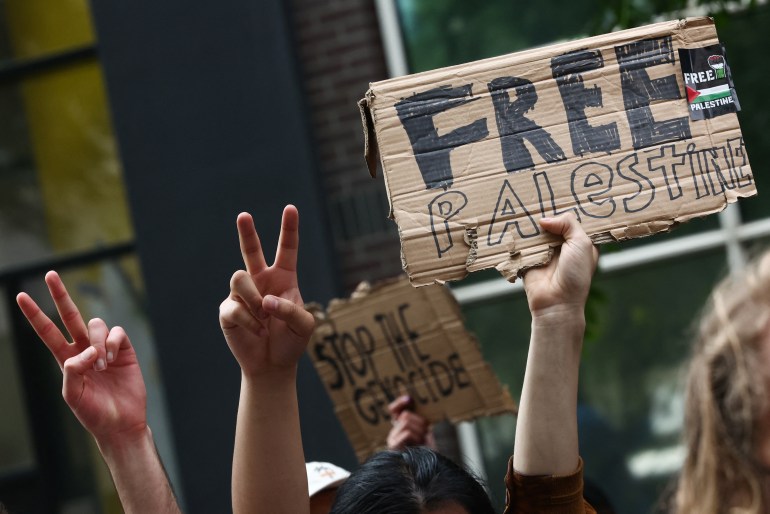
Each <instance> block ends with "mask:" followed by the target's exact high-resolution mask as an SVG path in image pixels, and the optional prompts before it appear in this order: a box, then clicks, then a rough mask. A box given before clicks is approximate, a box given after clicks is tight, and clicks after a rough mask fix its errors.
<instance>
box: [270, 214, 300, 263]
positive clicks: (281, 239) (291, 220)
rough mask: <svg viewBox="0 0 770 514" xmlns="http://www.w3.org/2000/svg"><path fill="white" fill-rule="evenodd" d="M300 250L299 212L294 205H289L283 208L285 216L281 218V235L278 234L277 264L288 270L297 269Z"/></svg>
mask: <svg viewBox="0 0 770 514" xmlns="http://www.w3.org/2000/svg"><path fill="white" fill-rule="evenodd" d="M298 250H299V212H297V208H296V207H294V206H293V205H287V206H286V207H285V208H284V209H283V217H282V218H281V235H280V236H278V251H277V252H276V255H275V265H276V266H278V267H279V268H282V269H285V270H288V271H296V270H297V252H298Z"/></svg>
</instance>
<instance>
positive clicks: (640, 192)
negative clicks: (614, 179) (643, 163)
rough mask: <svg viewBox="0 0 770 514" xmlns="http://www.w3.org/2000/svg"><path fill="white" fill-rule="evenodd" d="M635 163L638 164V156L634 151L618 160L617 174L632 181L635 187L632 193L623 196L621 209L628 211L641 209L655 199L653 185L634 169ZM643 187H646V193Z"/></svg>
mask: <svg viewBox="0 0 770 514" xmlns="http://www.w3.org/2000/svg"><path fill="white" fill-rule="evenodd" d="M637 164H639V157H638V156H637V155H636V154H635V153H632V154H631V155H628V156H626V157H624V158H623V159H621V160H620V162H618V175H619V176H621V177H623V178H624V179H626V180H628V181H629V182H633V183H634V184H636V187H637V190H636V192H635V193H634V194H632V195H631V196H628V197H625V198H623V209H625V211H626V212H628V213H631V212H639V211H643V210H644V209H646V208H647V207H649V205H650V204H651V203H652V201H653V200H654V199H655V185H654V184H653V183H652V181H651V180H650V179H649V178H648V177H645V176H644V175H642V174H641V173H639V170H637V169H636V165H637ZM645 189H647V192H646V193H645Z"/></svg>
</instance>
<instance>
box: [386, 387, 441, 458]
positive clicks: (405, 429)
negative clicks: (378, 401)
mask: <svg viewBox="0 0 770 514" xmlns="http://www.w3.org/2000/svg"><path fill="white" fill-rule="evenodd" d="M413 408H414V401H413V400H412V399H411V398H410V397H409V396H399V397H398V398H396V399H395V400H393V401H392V402H390V404H389V405H388V412H389V413H390V417H391V422H392V423H393V428H391V429H390V432H389V433H388V439H387V442H388V450H403V449H404V448H406V447H407V446H422V445H425V446H429V447H431V448H433V447H434V444H433V434H432V433H431V429H430V423H429V422H428V420H427V419H425V418H424V417H422V416H420V415H419V414H417V413H416V412H414V411H413V410H412V409H413Z"/></svg>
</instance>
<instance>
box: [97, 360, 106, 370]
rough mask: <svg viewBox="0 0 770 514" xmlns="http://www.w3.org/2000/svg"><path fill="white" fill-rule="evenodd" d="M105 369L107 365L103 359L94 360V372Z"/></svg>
mask: <svg viewBox="0 0 770 514" xmlns="http://www.w3.org/2000/svg"><path fill="white" fill-rule="evenodd" d="M106 368H107V365H106V364H105V363H104V359H96V364H94V369H95V370H96V371H104V370H105V369H106Z"/></svg>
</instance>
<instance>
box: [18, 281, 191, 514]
mask: <svg viewBox="0 0 770 514" xmlns="http://www.w3.org/2000/svg"><path fill="white" fill-rule="evenodd" d="M45 281H46V284H47V285H48V290H49V291H50V293H51V297H52V298H53V300H54V303H55V304H56V309H57V310H58V311H59V316H61V319H62V321H63V323H64V326H65V327H66V329H67V331H68V332H69V334H70V336H71V337H72V340H73V341H72V342H71V343H70V342H69V341H67V339H66V338H65V337H64V335H63V334H62V333H61V331H60V330H59V329H58V327H57V326H56V325H55V324H54V323H53V322H52V321H51V320H50V319H49V318H48V316H46V315H45V313H44V312H43V311H42V310H41V309H40V308H39V307H38V305H37V304H36V303H35V301H34V300H33V299H32V298H31V297H30V296H29V295H28V294H26V293H19V295H18V296H17V297H16V301H17V303H18V304H19V307H20V308H21V310H22V312H23V313H24V316H26V318H27V320H28V321H29V323H30V324H31V325H32V327H33V328H34V329H35V332H37V334H38V336H40V339H42V341H43V342H44V343H45V345H46V346H47V347H48V349H49V350H50V351H51V354H53V356H54V358H55V359H56V361H57V362H58V363H59V367H60V368H61V370H62V373H63V385H62V395H63V396H64V400H65V401H66V402H67V405H69V407H70V409H71V410H72V412H73V413H74V414H75V416H76V417H77V418H78V420H79V421H80V423H81V424H82V425H83V426H84V427H85V428H86V430H88V431H89V432H90V433H91V435H92V436H93V437H94V439H95V440H96V444H97V445H98V447H99V450H100V451H101V453H102V456H103V457H104V460H105V461H106V462H107V466H108V467H109V468H110V472H111V473H112V478H113V480H114V482H115V487H116V488H117V491H118V495H119V496H120V501H121V503H122V504H123V509H124V510H125V512H126V513H127V514H132V513H137V514H139V513H142V514H144V513H147V512H153V513H159V514H176V513H179V512H180V511H179V507H178V506H177V503H176V499H175V498H174V494H173V492H172V489H171V486H170V485H169V482H168V478H167V476H166V473H165V470H164V468H163V465H162V463H161V461H160V457H159V456H158V453H157V451H156V450H155V444H154V442H153V439H152V433H151V431H150V428H149V427H148V426H147V409H146V406H147V392H146V390H145V387H144V380H143V378H142V372H141V370H140V369H139V363H138V362H137V359H136V353H135V352H134V348H133V346H131V341H130V340H129V339H128V335H126V333H125V331H124V330H123V329H122V328H120V327H113V328H112V329H108V327H107V325H106V324H105V323H104V321H102V320H100V319H92V320H91V321H90V322H89V323H88V326H86V324H85V322H84V321H83V318H82V316H81V315H80V311H79V310H78V308H77V306H76V305H75V303H74V302H73V301H72V299H71V298H70V296H69V293H67V289H66V288H65V287H64V284H63V283H62V281H61V278H59V275H57V274H56V273H55V272H53V271H51V272H49V273H48V274H47V275H46V277H45Z"/></svg>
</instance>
